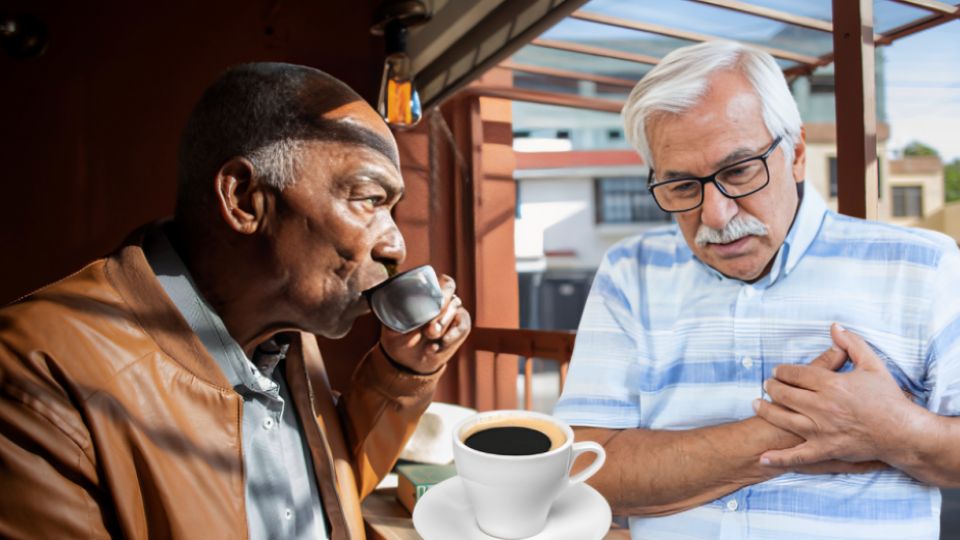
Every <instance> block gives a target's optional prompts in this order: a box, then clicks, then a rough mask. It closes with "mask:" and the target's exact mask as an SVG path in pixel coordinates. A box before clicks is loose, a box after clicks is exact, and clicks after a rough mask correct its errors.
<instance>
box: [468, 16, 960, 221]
mask: <svg viewBox="0 0 960 540" xmlns="http://www.w3.org/2000/svg"><path fill="white" fill-rule="evenodd" d="M692 1H693V2H696V3H699V4H704V5H709V6H714V7H718V8H723V9H728V10H732V11H736V12H739V13H744V14H748V15H752V16H756V17H762V18H766V19H770V20H773V21H777V22H781V23H784V24H788V25H793V26H797V27H801V28H807V29H812V30H817V31H821V32H829V33H832V34H833V36H834V42H833V43H834V47H833V50H832V51H830V52H828V53H826V54H823V55H821V56H811V55H806V54H801V53H796V52H793V51H788V50H784V49H780V48H774V47H767V46H762V45H757V44H753V43H751V46H753V47H756V48H759V49H761V50H765V51H766V52H768V53H770V54H771V55H772V56H774V57H776V58H780V59H783V60H788V61H791V62H795V65H792V66H789V67H786V68H785V69H784V70H783V71H784V75H786V76H787V78H788V79H793V78H796V77H800V76H805V75H810V74H812V73H813V72H814V71H815V70H816V69H817V68H820V67H823V66H826V65H828V64H831V63H834V62H837V63H838V64H843V68H842V69H839V68H838V69H836V70H835V76H836V78H837V81H838V84H837V86H838V89H841V90H839V91H838V92H837V95H836V99H837V107H836V109H837V119H836V120H837V130H838V140H841V141H843V143H840V147H839V148H838V166H839V167H840V171H841V172H845V173H846V174H844V175H842V178H844V179H845V182H843V183H844V184H847V185H846V187H841V188H840V197H839V207H840V211H841V212H843V213H846V214H849V215H853V216H857V217H872V216H873V215H874V214H875V211H876V201H877V193H876V189H875V187H874V188H871V187H868V186H870V185H871V182H868V181H867V178H868V177H872V176H875V174H876V148H875V144H876V140H877V126H876V118H875V114H874V113H872V112H871V111H873V110H874V108H875V98H874V90H873V87H872V85H871V84H868V83H866V82H865V81H872V77H873V70H874V67H873V56H872V51H873V48H874V47H876V46H883V45H890V44H892V43H894V42H895V41H897V40H899V39H901V38H904V37H906V36H909V35H912V34H915V33H917V32H921V31H923V30H926V29H928V28H932V27H935V26H938V25H941V24H944V23H947V22H950V21H952V20H955V19H958V18H960V4H956V5H954V4H949V3H945V2H941V1H939V0H894V1H895V2H897V3H900V4H904V5H908V6H911V7H914V8H920V9H924V10H926V11H929V12H930V15H928V16H925V17H920V18H918V19H915V20H913V21H910V22H907V23H905V24H902V25H900V26H897V27H895V28H892V29H889V30H887V31H886V32H883V33H875V32H874V29H873V20H872V16H873V15H872V14H873V1H872V0H833V10H832V11H833V17H834V21H824V20H820V19H815V18H811V17H805V16H801V15H795V14H792V13H787V12H783V11H779V10H775V9H771V8H766V7H762V6H757V5H753V4H750V3H749V2H743V1H739V0H692ZM865 14H866V15H865ZM569 17H570V18H573V19H577V20H581V21H587V22H591V23H596V24H603V25H607V26H615V27H618V28H625V29H628V30H634V31H637V32H646V33H653V34H658V35H662V36H667V37H671V38H676V39H682V40H686V41H691V42H702V41H708V40H712V39H717V38H716V37H715V36H711V35H707V34H703V33H698V32H691V31H687V30H682V29H678V28H671V27H667V26H663V25H659V24H652V23H648V22H644V21H635V20H629V19H624V18H620V17H614V16H610V15H604V14H599V13H594V12H591V11H585V10H583V9H580V10H577V11H574V12H572V13H571V14H570V15H569ZM530 44H531V45H535V46H538V47H545V48H550V49H556V50H562V51H568V52H573V53H578V54H584V55H591V56H597V57H604V58H614V59H617V60H624V61H628V62H635V63H639V64H646V65H656V64H657V63H658V62H659V58H657V57H654V56H649V55H644V54H638V53H632V52H627V51H621V50H616V49H610V48H606V47H598V46H593V45H586V44H582V43H574V42H570V41H562V40H553V39H542V38H537V39H534V40H532V41H531V42H530ZM499 67H501V68H504V69H507V70H510V71H515V72H524V73H531V74H537V75H542V76H545V77H554V78H561V79H570V80H581V81H592V82H596V83H605V84H610V85H612V86H617V87H623V88H628V87H629V86H632V84H628V81H627V80H626V79H620V78H616V77H606V76H603V75H597V74H591V73H583V72H577V71H570V70H562V69H554V68H547V67H541V66H531V65H526V64H518V63H514V62H512V61H509V60H507V61H505V62H502V63H501V64H500V65H499ZM472 92H473V93H474V94H475V95H483V96H488V97H502V98H506V99H511V100H514V101H525V102H530V103H539V104H546V105H562V106H567V107H574V108H580V109H589V110H596V111H604V112H618V111H619V109H620V107H622V105H623V104H622V103H621V102H617V101H614V100H610V99H597V98H592V97H584V96H578V95H572V94H564V93H561V92H545V91H533V90H526V89H519V88H491V87H482V88H475V89H473V90H472ZM851 138H853V140H854V141H860V140H863V141H864V144H862V145H861V144H860V143H859V142H856V143H851V142H850V141H851ZM847 145H849V149H847V148H843V147H845V146H847ZM871 145H872V147H873V150H872V151H870V150H869V148H871ZM854 172H856V174H855V175H853V176H850V174H851V173H854Z"/></svg>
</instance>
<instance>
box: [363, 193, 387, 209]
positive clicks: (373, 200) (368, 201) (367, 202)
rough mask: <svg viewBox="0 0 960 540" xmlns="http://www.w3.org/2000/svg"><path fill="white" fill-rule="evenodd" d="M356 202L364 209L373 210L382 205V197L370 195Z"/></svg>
mask: <svg viewBox="0 0 960 540" xmlns="http://www.w3.org/2000/svg"><path fill="white" fill-rule="evenodd" d="M358 201H359V202H360V204H362V205H363V206H364V208H368V209H373V208H376V207H377V206H380V205H381V204H383V201H384V197H382V196H380V195H371V196H369V197H363V198H360V199H358Z"/></svg>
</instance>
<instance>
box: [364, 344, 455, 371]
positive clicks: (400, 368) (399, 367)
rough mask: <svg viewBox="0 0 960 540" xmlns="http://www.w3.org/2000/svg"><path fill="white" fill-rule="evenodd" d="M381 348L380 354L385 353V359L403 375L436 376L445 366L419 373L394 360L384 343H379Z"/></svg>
mask: <svg viewBox="0 0 960 540" xmlns="http://www.w3.org/2000/svg"><path fill="white" fill-rule="evenodd" d="M379 346H380V352H382V353H383V357H384V358H386V359H387V362H389V363H390V365H391V366H393V367H394V368H395V369H396V370H397V371H399V372H401V373H405V374H407V375H414V376H417V377H429V376H431V375H436V374H437V372H438V371H440V370H441V369H443V365H441V366H440V367H438V368H437V369H434V370H432V371H417V370H415V369H412V368H410V367H408V366H405V365H403V364H401V363H400V362H397V361H396V360H394V359H393V357H392V356H390V353H388V352H387V349H386V348H385V347H384V346H383V342H379Z"/></svg>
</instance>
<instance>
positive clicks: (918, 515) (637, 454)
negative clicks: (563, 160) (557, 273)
mask: <svg viewBox="0 0 960 540" xmlns="http://www.w3.org/2000/svg"><path fill="white" fill-rule="evenodd" d="M623 118H624V123H625V126H626V133H627V135H628V137H629V139H630V141H631V143H632V144H633V145H634V146H635V147H636V149H637V150H638V151H639V152H640V154H641V155H642V156H643V158H644V160H645V162H646V163H647V164H649V166H650V174H649V179H648V188H649V190H650V192H651V194H652V196H653V197H654V198H655V200H656V202H657V204H658V205H659V206H660V207H661V208H662V209H663V210H665V211H667V212H671V213H672V214H673V216H674V217H675V219H676V224H675V225H673V226H670V227H667V228H662V229H655V230H653V231H650V232H646V233H643V234H641V235H639V236H636V237H633V238H629V239H626V240H624V241H622V242H620V243H618V244H617V245H615V246H614V247H612V248H611V249H610V250H609V251H608V252H607V254H606V256H605V257H604V260H603V262H602V264H601V266H600V268H599V270H598V272H597V275H596V278H595V280H594V283H593V287H592V290H591V292H590V296H589V298H588V300H587V305H586V309H585V312H584V315H583V319H582V321H581V323H580V329H579V332H578V334H577V343H576V347H575V350H574V354H573V360H572V363H571V366H570V372H569V377H568V379H567V383H566V386H565V388H564V392H563V395H562V396H561V399H560V402H559V403H558V404H557V408H556V411H555V414H556V415H557V416H559V417H561V418H563V419H564V420H566V421H568V422H569V423H571V424H572V425H574V426H575V430H576V434H577V438H578V439H589V440H595V441H598V442H600V443H601V444H603V446H604V447H605V449H606V451H607V456H608V457H607V465H606V466H605V467H604V468H603V469H602V470H601V472H600V473H598V474H597V475H596V476H594V477H593V479H592V481H591V483H592V484H593V485H594V486H595V487H596V488H597V489H599V490H600V491H601V492H602V493H603V494H604V495H605V496H606V497H607V499H608V500H609V501H610V503H611V504H612V506H613V508H614V512H615V513H618V514H623V515H629V516H630V529H631V534H632V536H633V538H634V540H637V539H640V538H651V539H679V538H697V539H703V538H770V539H783V538H791V539H799V538H804V539H824V538H870V539H881V538H890V539H893V538H896V539H906V538H924V539H932V538H937V537H938V533H939V515H940V503H941V497H940V492H939V489H938V486H956V485H958V484H960V450H958V448H960V423H958V422H960V421H958V420H956V419H955V418H953V416H955V415H957V414H960V287H958V286H957V284H956V277H957V276H960V253H958V250H957V246H956V244H955V243H954V242H953V240H951V239H949V238H947V237H945V236H943V235H940V234H937V233H932V232H928V231H920V230H914V229H905V228H900V227H894V226H891V225H886V224H881V223H873V222H867V221H863V220H859V219H853V218H850V217H847V216H842V215H839V214H837V213H835V212H832V211H830V210H828V209H827V207H826V204H825V203H824V201H823V199H822V198H821V196H820V195H819V194H818V193H817V192H816V191H815V190H814V189H810V188H808V189H804V182H803V181H804V169H805V164H806V163H805V157H806V154H805V142H804V130H803V127H802V125H801V120H800V115H799V112H798V111H797V106H796V103H795V102H794V100H793V98H792V96H791V95H790V92H789V89H788V87H787V84H786V81H785V80H784V77H783V74H782V72H781V70H780V69H779V67H778V66H777V64H776V62H775V61H774V60H773V58H771V57H770V56H769V55H768V54H766V53H763V52H760V51H757V50H755V49H752V48H749V47H746V46H743V45H740V44H736V43H730V42H711V43H703V44H699V45H695V46H691V47H686V48H682V49H678V50H675V51H673V52H672V53H671V54H669V55H667V56H666V57H665V58H664V59H663V60H662V61H661V63H660V64H659V65H658V66H656V67H655V68H654V69H653V70H652V71H651V72H650V73H649V74H648V75H647V76H646V77H644V78H643V80H642V81H640V82H639V83H638V84H637V86H636V87H635V88H634V89H633V92H632V93H631V94H630V97H629V99H628V100H627V104H626V105H625V106H624V109H623ZM848 360H849V361H848Z"/></svg>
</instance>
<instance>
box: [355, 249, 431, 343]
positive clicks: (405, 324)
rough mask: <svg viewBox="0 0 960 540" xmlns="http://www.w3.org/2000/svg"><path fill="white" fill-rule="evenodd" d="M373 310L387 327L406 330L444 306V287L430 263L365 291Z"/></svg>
mask: <svg viewBox="0 0 960 540" xmlns="http://www.w3.org/2000/svg"><path fill="white" fill-rule="evenodd" d="M363 296H364V297H366V299H367V302H369V303H370V309H371V310H373V314H374V315H376V316H377V318H378V319H380V322H382V323H383V324H384V325H386V326H387V328H390V329H391V330H394V331H396V332H400V333H401V334H406V333H407V332H410V331H412V330H414V329H416V328H419V327H421V326H423V325H425V324H427V323H428V322H429V321H430V320H431V319H433V318H434V317H436V316H437V315H439V314H440V310H441V309H442V308H443V291H442V290H440V281H439V280H438V279H437V273H436V272H435V271H434V270H433V267H432V266H430V265H424V266H418V267H416V268H412V269H410V270H407V271H406V272H402V273H400V274H397V275H395V276H393V277H391V278H389V279H387V280H386V281H384V282H383V283H380V284H379V285H376V286H375V287H372V288H370V289H367V290H365V291H363Z"/></svg>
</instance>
